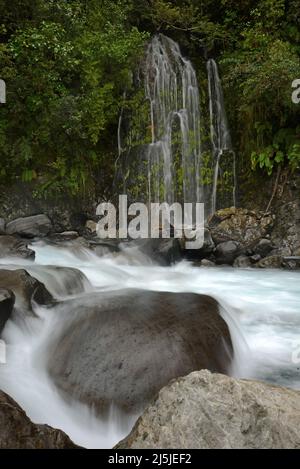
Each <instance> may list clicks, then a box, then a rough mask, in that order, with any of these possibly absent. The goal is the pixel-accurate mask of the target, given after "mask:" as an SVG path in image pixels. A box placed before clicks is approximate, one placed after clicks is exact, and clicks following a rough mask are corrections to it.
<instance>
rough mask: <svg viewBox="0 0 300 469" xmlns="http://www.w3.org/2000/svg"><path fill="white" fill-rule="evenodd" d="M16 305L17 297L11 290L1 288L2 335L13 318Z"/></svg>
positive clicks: (0, 322) (0, 325)
mask: <svg viewBox="0 0 300 469" xmlns="http://www.w3.org/2000/svg"><path fill="white" fill-rule="evenodd" d="M14 304H15V295H14V294H13V292H12V291H10V290H5V289H3V288H0V334H1V332H2V331H3V329H4V326H5V324H6V322H7V321H8V319H9V318H10V317H11V314H12V312H13V308H14Z"/></svg>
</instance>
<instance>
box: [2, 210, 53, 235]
mask: <svg viewBox="0 0 300 469" xmlns="http://www.w3.org/2000/svg"><path fill="white" fill-rule="evenodd" d="M51 229H52V223H51V220H50V219H49V218H48V217H47V215H34V216H32V217H25V218H17V219H16V220H13V221H11V222H10V223H8V224H7V225H6V232H7V234H10V235H13V234H18V235H20V236H24V237H26V238H34V237H35V236H38V237H43V236H47V235H48V234H49V233H50V231H51Z"/></svg>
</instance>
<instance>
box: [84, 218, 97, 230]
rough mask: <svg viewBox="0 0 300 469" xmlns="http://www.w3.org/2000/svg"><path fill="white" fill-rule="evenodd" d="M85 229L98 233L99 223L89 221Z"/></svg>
mask: <svg viewBox="0 0 300 469" xmlns="http://www.w3.org/2000/svg"><path fill="white" fill-rule="evenodd" d="M85 227H86V229H87V230H89V231H90V232H91V233H96V232H97V223H96V222H95V221H93V220H88V221H87V222H86V224H85Z"/></svg>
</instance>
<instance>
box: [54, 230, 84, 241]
mask: <svg viewBox="0 0 300 469" xmlns="http://www.w3.org/2000/svg"><path fill="white" fill-rule="evenodd" d="M78 237H79V234H78V233H77V231H63V232H62V233H54V234H53V235H52V236H51V239H54V240H57V241H72V240H74V239H77V238H78Z"/></svg>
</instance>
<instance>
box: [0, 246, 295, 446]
mask: <svg viewBox="0 0 300 469" xmlns="http://www.w3.org/2000/svg"><path fill="white" fill-rule="evenodd" d="M34 250H35V251H36V254H37V256H36V262H35V264H34V266H35V267H34V268H35V269H37V270H38V271H39V276H40V278H41V279H42V277H43V269H45V282H46V283H47V287H48V289H49V290H51V291H53V292H55V289H56V288H57V280H59V281H60V282H61V284H62V289H63V282H64V281H65V280H64V276H63V273H60V274H58V275H59V277H58V279H56V280H55V281H54V280H53V282H51V277H49V269H50V268H49V267H47V268H46V267H45V266H49V265H55V266H57V265H58V266H65V267H73V268H77V269H80V270H81V271H82V272H83V273H84V274H85V275H86V276H87V278H88V280H89V282H90V284H91V285H92V287H91V286H89V284H88V283H86V284H85V289H86V290H87V293H78V294H79V295H82V294H88V291H89V289H90V288H94V289H105V290H112V291H114V290H118V289H123V288H141V289H148V290H155V291H170V292H194V293H205V294H209V295H212V296H214V297H215V298H216V299H218V300H219V302H220V304H221V305H222V308H221V313H222V314H223V316H224V318H225V319H226V321H227V322H228V324H229V327H230V331H231V335H232V339H233V344H234V349H235V362H234V364H233V367H232V370H231V373H232V374H233V375H235V376H240V377H248V378H257V379H261V380H267V381H272V382H275V383H277V384H282V385H286V386H290V387H295V388H298V389H300V371H299V366H300V365H299V364H298V365H297V364H294V363H293V361H292V354H293V352H294V351H295V349H296V348H298V349H300V335H299V330H300V329H299V328H300V290H299V281H300V273H296V272H283V271H264V270H234V269H230V268H228V269H224V268H213V269H205V268H201V269H200V268H195V267H192V266H191V264H189V263H187V262H181V263H180V264H177V265H175V266H173V267H170V268H164V267H159V266H156V265H153V263H152V262H151V261H150V259H147V257H145V256H144V255H143V254H141V253H139V252H138V251H137V249H135V248H133V249H132V248H124V250H123V252H122V253H121V254H117V255H114V256H112V255H107V256H104V257H102V258H99V257H96V256H95V255H94V254H92V253H91V252H89V251H87V250H85V249H84V248H81V249H78V248H76V250H75V249H70V248H67V247H66V248H61V247H60V248H58V247H54V246H50V245H47V244H43V243H39V244H36V245H35V246H34ZM1 263H2V264H4V265H6V264H8V263H10V264H12V263H14V265H15V260H14V261H10V260H2V261H1ZM20 264H21V265H24V266H25V267H27V268H28V267H29V266H30V265H31V268H32V264H30V263H26V262H24V261H23V262H20V261H19V267H20ZM36 266H42V267H40V268H39V267H36ZM11 268H15V267H13V266H12V265H11ZM29 268H30V267H29ZM35 311H36V314H37V315H38V317H36V318H28V317H27V318H26V319H24V316H23V315H22V314H18V312H17V313H16V314H15V317H14V318H13V320H10V321H8V323H7V326H6V328H5V331H4V339H5V340H6V342H7V344H8V350H7V364H6V365H0V384H1V388H2V389H3V390H4V391H6V392H7V393H8V394H10V395H11V396H12V397H13V398H15V399H16V400H17V402H18V403H19V404H20V405H21V406H22V407H23V408H24V409H25V410H26V412H27V413H28V415H29V416H30V418H31V419H32V420H33V421H35V422H37V423H47V424H49V425H51V426H53V427H56V428H61V429H62V430H64V431H65V432H66V433H67V434H68V435H70V437H71V438H72V439H73V440H74V441H75V442H76V443H78V444H80V445H83V446H85V447H89V448H105V447H107V448H108V447H112V446H113V445H114V444H116V443H117V442H118V441H119V440H120V439H122V438H123V437H124V436H125V435H126V434H128V432H129V431H130V429H131V427H132V425H133V423H134V421H135V420H136V416H132V417H131V418H128V417H125V416H124V415H121V414H120V412H119V411H118V410H117V409H112V410H111V414H110V415H109V416H108V418H107V420H106V421H100V420H99V419H97V418H96V417H95V416H94V414H93V412H92V410H91V409H88V408H87V407H86V406H84V405H82V404H79V403H77V402H72V401H68V402H66V401H65V400H63V398H62V397H61V395H60V394H59V393H58V392H57V390H56V388H55V386H54V385H53V383H52V382H51V380H50V379H49V377H48V375H47V373H46V371H45V363H46V361H47V345H48V343H49V341H51V339H52V337H53V334H54V335H55V333H57V331H58V330H59V329H60V327H61V326H62V324H64V323H65V322H66V321H67V320H70V316H72V312H70V311H66V312H65V313H64V311H63V308H62V307H59V308H53V309H47V308H36V309H35ZM58 312H59V314H58Z"/></svg>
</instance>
